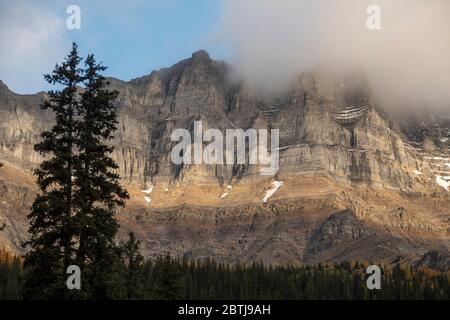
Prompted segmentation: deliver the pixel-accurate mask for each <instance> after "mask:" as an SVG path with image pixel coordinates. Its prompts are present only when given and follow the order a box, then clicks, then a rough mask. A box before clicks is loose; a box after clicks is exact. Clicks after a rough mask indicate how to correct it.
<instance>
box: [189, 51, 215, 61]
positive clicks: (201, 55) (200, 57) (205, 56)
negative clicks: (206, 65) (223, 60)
mask: <svg viewBox="0 0 450 320" xmlns="http://www.w3.org/2000/svg"><path fill="white" fill-rule="evenodd" d="M192 60H193V61H208V60H211V58H210V56H209V53H208V52H206V51H205V50H198V51H196V52H194V53H193V54H192Z"/></svg>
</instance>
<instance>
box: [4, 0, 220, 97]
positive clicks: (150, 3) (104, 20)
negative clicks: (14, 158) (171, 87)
mask: <svg viewBox="0 0 450 320" xmlns="http://www.w3.org/2000/svg"><path fill="white" fill-rule="evenodd" d="M70 5H78V6H79V8H80V10H81V11H80V12H81V15H80V16H81V29H79V30H70V29H68V28H67V27H66V20H67V19H68V18H69V17H70V14H67V13H66V10H67V8H68V7H69V6H70ZM221 5H222V3H221V1H219V0H189V1H184V0H126V1H125V0H114V1H107V0H95V1H89V0H83V1H77V0H0V80H3V82H4V83H5V84H7V85H8V87H9V88H10V89H11V90H13V91H14V92H17V93H22V94H23V93H35V92H37V91H41V90H47V89H48V86H47V84H46V83H45V81H44V80H43V77H42V74H43V73H48V72H50V71H51V70H52V68H53V66H54V65H55V63H56V62H60V61H61V60H62V59H63V57H64V56H65V55H66V54H67V53H68V50H69V48H70V45H71V42H72V41H75V42H77V43H78V45H79V48H80V52H81V54H82V55H84V56H85V55H86V54H88V53H94V54H95V56H96V57H97V59H98V60H100V61H103V63H104V64H105V65H106V66H108V70H107V71H106V74H107V75H108V76H113V77H116V78H119V79H122V80H130V79H132V78H136V77H139V76H143V75H146V74H149V73H150V72H151V71H152V70H154V69H159V68H162V67H168V66H171V65H172V64H174V63H176V62H178V61H179V60H182V59H185V58H187V57H190V56H191V54H192V53H193V52H195V51H197V50H199V49H205V50H207V51H208V52H209V53H210V55H211V56H212V57H213V58H217V59H227V57H228V56H229V53H228V52H227V50H226V48H224V47H223V46H222V45H221V44H220V42H218V40H217V37H216V35H215V34H216V28H217V26H218V21H219V19H220V15H221Z"/></svg>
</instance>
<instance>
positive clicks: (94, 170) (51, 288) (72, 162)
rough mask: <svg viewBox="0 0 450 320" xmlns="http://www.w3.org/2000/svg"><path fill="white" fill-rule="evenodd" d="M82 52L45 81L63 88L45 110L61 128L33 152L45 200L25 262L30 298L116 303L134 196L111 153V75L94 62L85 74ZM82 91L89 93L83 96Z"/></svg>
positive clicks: (38, 204) (35, 216)
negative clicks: (123, 230) (74, 279)
mask: <svg viewBox="0 0 450 320" xmlns="http://www.w3.org/2000/svg"><path fill="white" fill-rule="evenodd" d="M80 62H81V58H80V57H79V56H78V52H77V45H76V44H73V46H72V51H71V52H70V54H69V55H68V57H67V58H66V60H65V62H64V63H63V64H62V65H61V66H59V65H56V68H55V70H54V71H53V73H52V74H51V75H46V76H45V79H46V80H47V81H48V82H49V83H50V84H57V85H60V86H62V87H63V89H62V90H59V91H50V92H49V99H48V100H46V101H45V102H44V104H43V105H42V108H44V109H51V110H52V111H53V112H54V115H55V119H56V123H55V125H54V126H53V128H52V129H51V130H50V131H46V132H43V134H42V142H40V143H39V144H37V145H36V146H35V150H36V151H38V152H40V153H41V154H42V155H44V156H46V157H47V159H46V160H45V161H44V162H43V163H42V164H41V165H40V167H39V168H38V169H37V170H36V175H37V182H38V186H39V188H40V191H41V194H40V195H39V196H38V197H37V198H36V200H35V202H34V203H33V206H32V212H31V213H30V214H29V215H28V220H29V222H30V224H31V227H30V230H29V231H30V234H31V239H30V240H28V241H27V242H25V244H24V245H25V246H30V247H31V250H30V252H29V253H28V254H27V255H26V257H25V263H24V266H25V268H26V269H27V275H26V278H25V283H24V290H23V294H24V297H25V298H40V299H42V298H44V299H45V298H53V299H54V298H57V299H68V298H90V299H106V298H109V297H112V296H114V293H113V290H114V285H115V280H114V279H115V277H114V275H113V265H114V264H115V262H116V261H117V260H118V257H117V248H116V246H115V244H114V238H115V235H116V232H117V229H118V223H117V221H116V219H115V217H114V214H115V209H116V207H117V206H123V205H124V201H125V199H126V198H128V193H127V192H126V191H125V190H123V189H122V188H121V186H120V184H119V176H118V174H117V169H118V166H117V164H115V162H114V161H113V159H112V158H111V156H110V154H111V153H112V151H113V148H112V147H110V146H108V145H106V142H107V141H108V140H110V139H112V134H113V132H114V131H115V130H116V124H117V113H116V109H115V107H114V105H113V101H114V99H115V98H116V97H117V92H116V91H110V90H108V89H107V86H108V82H107V81H106V80H105V78H104V77H103V76H102V75H101V74H100V73H101V72H102V71H104V70H105V69H106V68H105V67H104V66H102V65H101V64H97V63H96V62H95V59H94V56H93V55H89V56H88V57H87V59H86V61H85V68H84V69H82V68H80ZM80 86H82V87H83V88H82V89H81V88H80ZM69 265H77V266H79V267H80V270H81V273H82V275H81V280H82V288H81V290H72V291H70V290H68V289H67V287H66V279H67V275H66V270H67V267H68V266H69Z"/></svg>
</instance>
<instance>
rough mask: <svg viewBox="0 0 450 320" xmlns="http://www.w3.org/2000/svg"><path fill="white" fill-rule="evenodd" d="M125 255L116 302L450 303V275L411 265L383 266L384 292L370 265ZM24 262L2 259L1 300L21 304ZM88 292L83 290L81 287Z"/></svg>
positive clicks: (119, 269)
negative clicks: (372, 279) (370, 284)
mask: <svg viewBox="0 0 450 320" xmlns="http://www.w3.org/2000/svg"><path fill="white" fill-rule="evenodd" d="M129 253H130V251H129V252H126V249H124V250H123V251H122V259H120V260H118V261H117V264H116V265H115V267H114V270H115V271H114V275H113V278H114V279H116V281H115V285H114V288H111V291H112V293H111V297H113V298H114V299H188V300H189V299H224V300H226V299H346V300H347V299H348V300H352V299H358V300H360V299H413V300H416V299H417V300H422V299H449V298H450V274H448V273H439V272H436V271H432V270H430V269H420V270H416V269H413V268H411V267H409V266H400V265H397V266H395V267H382V268H381V269H382V274H383V276H382V287H381V290H368V289H367V286H366V279H367V274H366V273H365V270H366V267H367V265H368V264H367V263H341V264H337V265H333V266H330V265H323V264H319V265H316V266H302V267H290V266H280V267H270V266H264V265H263V264H261V263H253V264H251V265H247V266H243V265H226V264H221V263H216V262H214V261H212V260H204V261H197V262H195V261H194V262H187V261H181V260H178V259H172V258H170V257H161V258H159V259H156V260H144V259H142V256H140V255H139V254H137V255H136V254H132V255H129ZM21 278H23V271H22V265H21V259H18V258H14V257H12V256H11V255H8V254H6V253H2V254H1V255H0V299H20V298H21V293H20V292H21V289H20V279H21ZM81 290H83V288H81Z"/></svg>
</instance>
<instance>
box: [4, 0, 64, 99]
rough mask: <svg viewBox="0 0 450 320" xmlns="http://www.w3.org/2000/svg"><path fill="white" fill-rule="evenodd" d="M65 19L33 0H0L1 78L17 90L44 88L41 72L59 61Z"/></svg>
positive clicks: (25, 90)
mask: <svg viewBox="0 0 450 320" xmlns="http://www.w3.org/2000/svg"><path fill="white" fill-rule="evenodd" d="M64 32H65V21H64V20H62V19H61V18H59V17H57V16H56V15H55V14H53V13H52V12H50V11H47V10H45V9H43V8H41V7H39V6H38V5H37V4H36V3H35V2H34V1H22V0H18V1H17V0H0V79H1V80H3V82H5V84H6V85H8V87H9V88H10V89H11V90H13V91H15V92H18V93H33V92H36V91H40V90H43V89H45V88H46V83H45V81H44V79H43V76H42V74H43V73H49V72H50V71H51V70H52V69H53V67H54V65H55V62H56V61H61V59H62V58H63V57H64V55H65V51H66V49H67V45H66V43H65V40H64Z"/></svg>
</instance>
